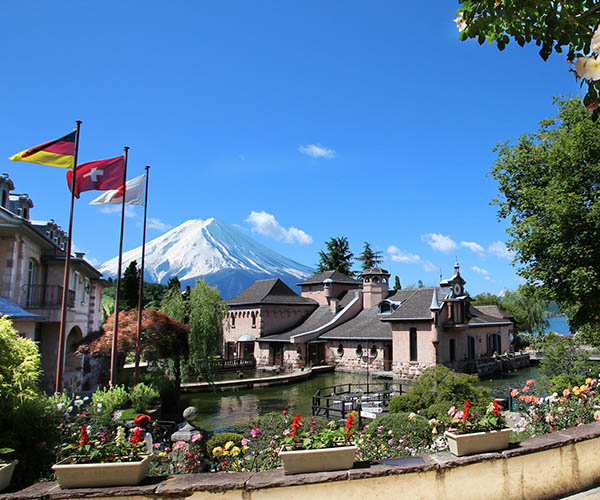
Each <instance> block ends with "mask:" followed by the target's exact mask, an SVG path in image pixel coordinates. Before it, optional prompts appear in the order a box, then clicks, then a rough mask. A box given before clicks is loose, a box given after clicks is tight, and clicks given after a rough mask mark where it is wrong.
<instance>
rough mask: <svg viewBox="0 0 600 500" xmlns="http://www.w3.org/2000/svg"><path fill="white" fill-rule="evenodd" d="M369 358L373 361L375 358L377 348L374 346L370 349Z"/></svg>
mask: <svg viewBox="0 0 600 500" xmlns="http://www.w3.org/2000/svg"><path fill="white" fill-rule="evenodd" d="M370 356H371V358H373V359H375V358H376V357H377V346H376V345H374V346H373V347H371V354H370Z"/></svg>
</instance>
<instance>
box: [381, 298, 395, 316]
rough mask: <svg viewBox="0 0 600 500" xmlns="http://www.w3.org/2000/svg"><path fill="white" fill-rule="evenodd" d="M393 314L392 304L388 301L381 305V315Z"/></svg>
mask: <svg viewBox="0 0 600 500" xmlns="http://www.w3.org/2000/svg"><path fill="white" fill-rule="evenodd" d="M391 313H392V304H390V303H389V302H388V301H387V300H384V301H382V302H380V303H379V314H391Z"/></svg>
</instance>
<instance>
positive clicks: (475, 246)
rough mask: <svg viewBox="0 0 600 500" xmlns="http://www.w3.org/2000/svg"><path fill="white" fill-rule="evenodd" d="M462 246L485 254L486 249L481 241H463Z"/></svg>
mask: <svg viewBox="0 0 600 500" xmlns="http://www.w3.org/2000/svg"><path fill="white" fill-rule="evenodd" d="M460 246H461V247H466V248H468V249H469V250H471V252H473V253H476V254H477V255H483V253H484V252H485V249H484V248H483V247H482V246H481V245H480V244H479V243H475V242H474V241H461V242H460Z"/></svg>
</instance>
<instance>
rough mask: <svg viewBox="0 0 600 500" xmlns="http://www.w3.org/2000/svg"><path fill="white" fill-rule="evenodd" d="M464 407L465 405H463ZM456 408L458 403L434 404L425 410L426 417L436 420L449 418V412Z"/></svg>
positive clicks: (440, 402) (444, 402) (443, 402)
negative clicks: (453, 407)
mask: <svg viewBox="0 0 600 500" xmlns="http://www.w3.org/2000/svg"><path fill="white" fill-rule="evenodd" d="M463 405H464V403H463ZM452 406H456V403H452V402H451V401H438V402H437V403H433V404H432V405H429V406H428V407H427V408H426V409H425V416H426V417H427V418H435V419H439V418H440V417H447V416H448V410H449V409H450V408H451V407H452Z"/></svg>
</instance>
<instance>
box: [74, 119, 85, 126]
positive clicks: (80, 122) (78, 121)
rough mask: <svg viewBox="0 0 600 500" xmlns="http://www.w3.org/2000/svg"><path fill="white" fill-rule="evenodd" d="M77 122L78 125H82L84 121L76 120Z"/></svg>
mask: <svg viewBox="0 0 600 500" xmlns="http://www.w3.org/2000/svg"><path fill="white" fill-rule="evenodd" d="M75 123H76V124H77V125H81V124H82V123H83V122H82V121H81V120H75Z"/></svg>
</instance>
